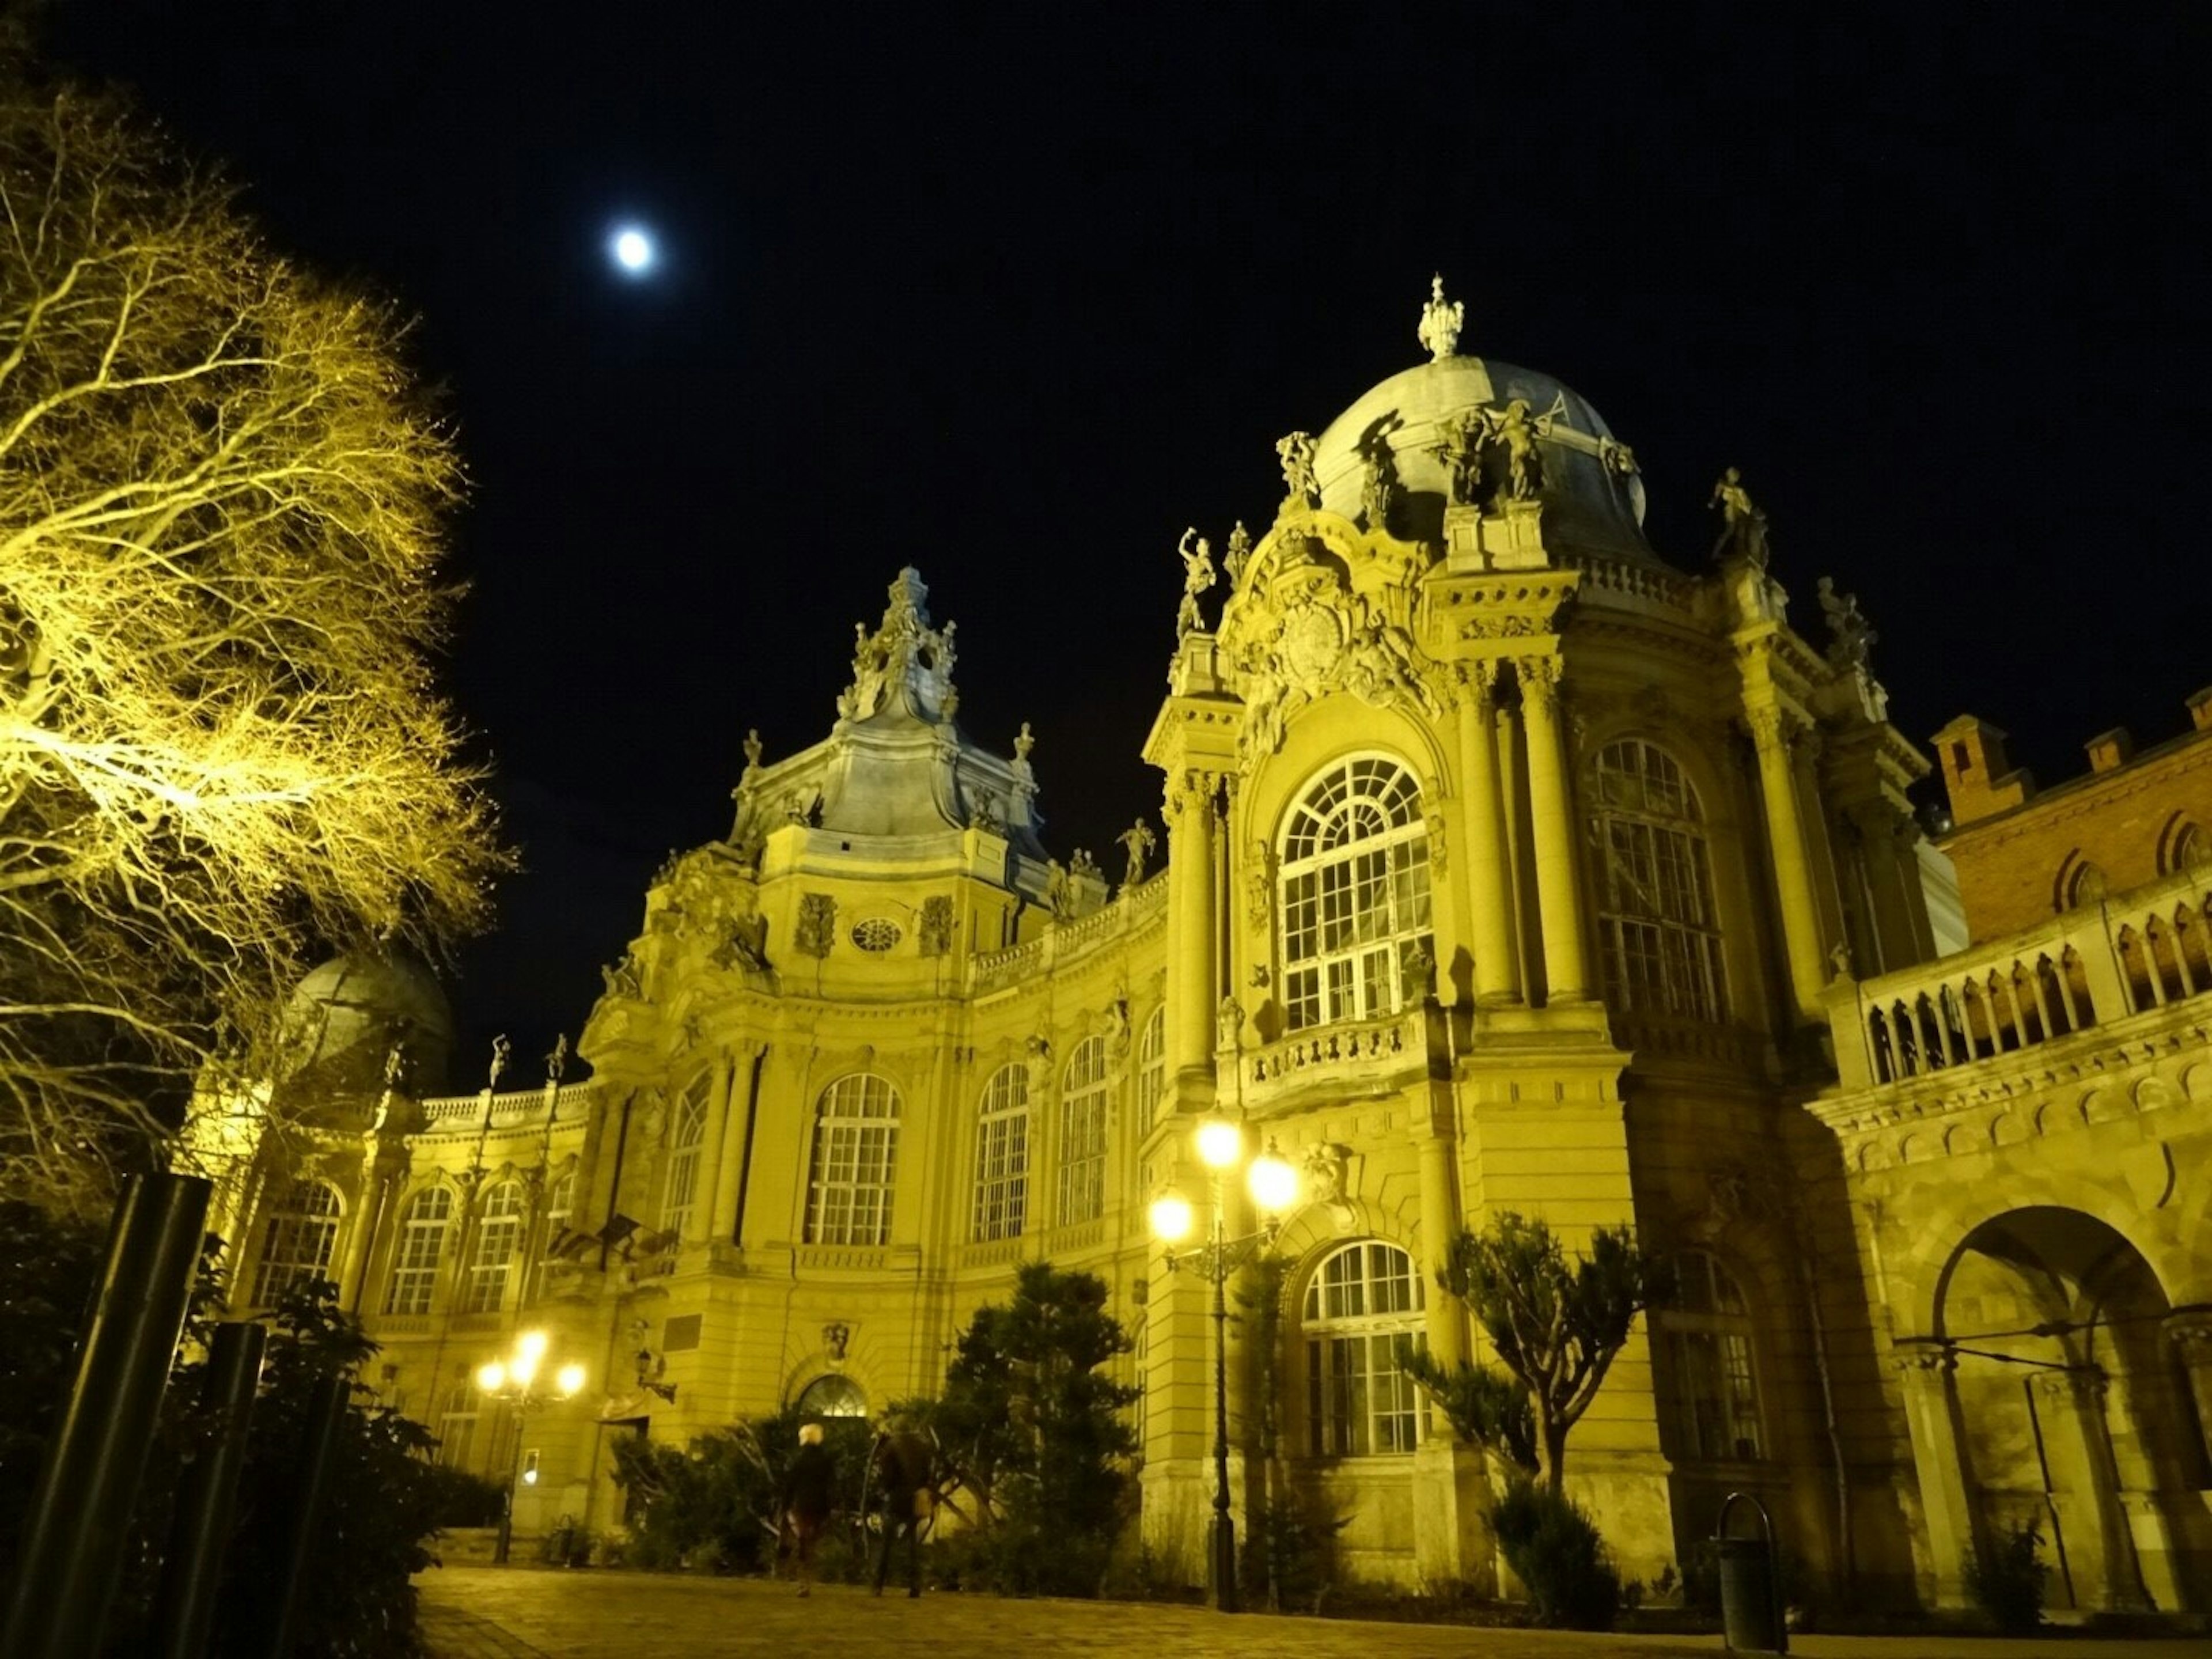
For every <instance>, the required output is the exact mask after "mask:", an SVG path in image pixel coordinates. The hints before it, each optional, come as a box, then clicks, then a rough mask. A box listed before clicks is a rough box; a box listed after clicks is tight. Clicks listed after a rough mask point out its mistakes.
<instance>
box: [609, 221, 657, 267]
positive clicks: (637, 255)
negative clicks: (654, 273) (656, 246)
mask: <svg viewBox="0 0 2212 1659" xmlns="http://www.w3.org/2000/svg"><path fill="white" fill-rule="evenodd" d="M607 246H608V249H609V251H610V252H612V253H613V254H614V256H615V263H616V264H618V265H620V266H621V267H622V268H623V270H626V271H628V272H629V274H630V275H631V276H643V275H644V274H645V273H646V272H647V271H648V270H652V269H653V238H652V237H650V236H648V235H647V234H645V232H643V231H642V230H641V229H639V228H637V227H636V226H635V225H625V226H623V228H622V229H620V230H618V231H617V232H616V233H615V234H614V240H612V241H611V242H610V243H608V244H607Z"/></svg>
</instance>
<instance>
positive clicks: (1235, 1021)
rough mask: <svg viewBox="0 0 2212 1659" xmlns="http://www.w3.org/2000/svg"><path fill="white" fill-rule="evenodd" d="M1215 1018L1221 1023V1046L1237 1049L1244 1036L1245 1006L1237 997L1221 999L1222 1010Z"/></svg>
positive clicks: (1217, 1012)
mask: <svg viewBox="0 0 2212 1659" xmlns="http://www.w3.org/2000/svg"><path fill="white" fill-rule="evenodd" d="M1214 1018H1215V1019H1216V1020H1217V1021H1218V1022H1219V1024H1218V1030H1220V1033H1221V1046H1222V1047H1223V1048H1236V1047H1237V1043H1238V1042H1239V1041H1240V1040H1241V1039H1242V1038H1243V1035H1244V1005H1243V1003H1241V1002H1239V1001H1237V999H1236V998H1235V997H1224V998H1222V999H1221V1006H1220V1008H1219V1009H1218V1010H1217V1011H1216V1012H1215V1015H1214Z"/></svg>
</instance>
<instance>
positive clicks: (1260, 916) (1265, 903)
mask: <svg viewBox="0 0 2212 1659" xmlns="http://www.w3.org/2000/svg"><path fill="white" fill-rule="evenodd" d="M1274 896H1275V849H1274V848H1272V847H1270V846H1269V845H1268V844H1267V842H1265V841H1262V840H1261V839H1259V838H1258V837H1256V836H1255V837H1254V839H1253V842H1252V844H1251V849H1250V851H1249V852H1248V853H1247V854H1246V855H1245V859H1244V915H1245V918H1246V920H1248V921H1249V922H1250V923H1251V925H1252V926H1253V927H1266V926H1267V917H1268V915H1269V914H1270V909H1269V907H1270V906H1271V904H1272V903H1273V899H1274Z"/></svg>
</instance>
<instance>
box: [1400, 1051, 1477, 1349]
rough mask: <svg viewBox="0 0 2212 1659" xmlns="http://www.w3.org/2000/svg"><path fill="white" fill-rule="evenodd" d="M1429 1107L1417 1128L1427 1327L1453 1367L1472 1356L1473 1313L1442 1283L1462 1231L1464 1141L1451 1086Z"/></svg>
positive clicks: (1431, 1345) (1432, 1341)
mask: <svg viewBox="0 0 2212 1659" xmlns="http://www.w3.org/2000/svg"><path fill="white" fill-rule="evenodd" d="M1428 1105H1429V1109H1428V1110H1427V1111H1425V1112H1424V1113H1423V1114H1422V1115H1421V1121H1419V1123H1418V1124H1416V1125H1415V1127H1414V1131H1413V1134H1414V1142H1415V1145H1417V1146H1419V1148H1420V1152H1419V1157H1420V1160H1421V1254H1422V1255H1423V1257H1424V1258H1425V1260H1424V1261H1423V1262H1422V1264H1421V1277H1422V1279H1423V1282H1424V1290H1423V1294H1424V1296H1425V1304H1424V1305H1425V1308H1426V1309H1427V1317H1426V1321H1425V1332H1426V1334H1427V1336H1428V1340H1429V1352H1431V1353H1432V1354H1434V1355H1435V1356H1436V1358H1437V1364H1441V1365H1443V1366H1445V1367H1447V1368H1449V1367H1452V1366H1455V1365H1457V1364H1459V1363H1460V1361H1461V1360H1462V1359H1464V1358H1467V1316H1466V1315H1465V1314H1464V1312H1462V1310H1461V1307H1460V1304H1459V1302H1458V1300H1457V1298H1456V1297H1451V1296H1448V1295H1446V1294H1445V1293H1444V1291H1443V1290H1442V1289H1441V1288H1440V1287H1439V1286H1438V1285H1437V1273H1438V1271H1439V1270H1440V1269H1441V1268H1442V1267H1443V1265H1444V1258H1445V1255H1446V1253H1447V1252H1448V1251H1449V1249H1450V1247H1451V1241H1452V1238H1453V1237H1454V1236H1455V1234H1457V1232H1458V1231H1459V1215H1460V1210H1459V1190H1458V1188H1459V1183H1458V1181H1457V1179H1456V1176H1457V1174H1458V1172H1457V1171H1456V1170H1455V1169H1454V1168H1453V1167H1452V1163H1453V1154H1454V1152H1455V1151H1456V1149H1457V1147H1458V1145H1459V1143H1458V1141H1457V1140H1456V1139H1454V1137H1453V1134H1452V1124H1451V1117H1450V1112H1451V1099H1450V1094H1449V1090H1447V1089H1439V1090H1435V1091H1431V1098H1430V1101H1429V1103H1428Z"/></svg>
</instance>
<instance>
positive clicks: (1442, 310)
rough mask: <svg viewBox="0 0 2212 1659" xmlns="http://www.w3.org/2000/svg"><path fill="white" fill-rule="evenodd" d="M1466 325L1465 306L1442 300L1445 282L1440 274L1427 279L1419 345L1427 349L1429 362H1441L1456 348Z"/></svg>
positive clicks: (1461, 302)
mask: <svg viewBox="0 0 2212 1659" xmlns="http://www.w3.org/2000/svg"><path fill="white" fill-rule="evenodd" d="M1466 321H1467V306H1466V304H1465V303H1464V302H1463V301H1458V300H1452V301H1446V300H1445V298H1444V279H1443V275H1442V273H1438V274H1437V276H1431V278H1430V279H1429V302H1428V304H1426V305H1425V306H1423V307H1421V326H1420V329H1419V335H1420V341H1421V343H1422V344H1423V345H1425V346H1426V347H1427V348H1428V349H1429V356H1430V359H1431V361H1432V362H1439V363H1440V362H1443V360H1444V359H1445V358H1447V357H1449V356H1451V355H1452V354H1453V353H1454V352H1455V350H1457V349H1458V347H1459V331H1460V326H1461V325H1462V324H1463V323H1465V322H1466Z"/></svg>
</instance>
